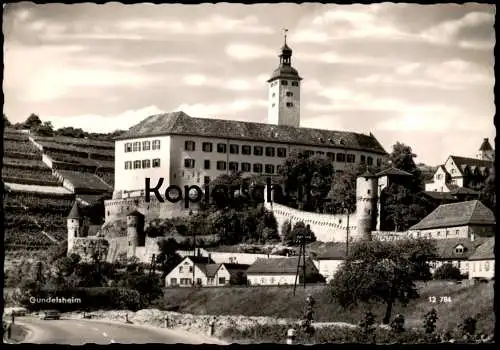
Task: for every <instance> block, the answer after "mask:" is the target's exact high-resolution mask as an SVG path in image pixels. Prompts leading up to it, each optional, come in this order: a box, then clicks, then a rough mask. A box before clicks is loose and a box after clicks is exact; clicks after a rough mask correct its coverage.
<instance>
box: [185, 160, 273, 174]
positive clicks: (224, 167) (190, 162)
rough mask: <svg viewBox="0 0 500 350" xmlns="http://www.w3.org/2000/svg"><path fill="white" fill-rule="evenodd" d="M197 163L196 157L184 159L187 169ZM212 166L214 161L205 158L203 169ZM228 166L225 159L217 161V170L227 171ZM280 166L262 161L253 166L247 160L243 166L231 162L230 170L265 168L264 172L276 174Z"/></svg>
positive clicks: (259, 170)
mask: <svg viewBox="0 0 500 350" xmlns="http://www.w3.org/2000/svg"><path fill="white" fill-rule="evenodd" d="M195 164H196V162H195V160H194V159H191V158H186V159H184V167H185V168H187V169H193V168H194V167H195ZM211 166H212V162H211V161H210V159H205V160H204V161H203V169H205V170H210V169H211ZM227 166H228V163H227V162H225V161H223V160H219V161H217V162H216V169H217V170H221V171H225V170H227ZM280 168H281V166H280V165H278V166H277V167H275V166H274V165H273V164H265V165H264V166H263V165H262V164H260V163H255V164H253V166H252V164H250V163H245V162H244V163H241V167H240V164H239V163H238V162H229V170H230V171H240V169H241V171H243V172H250V171H253V172H254V173H262V170H264V172H265V173H266V174H274V172H275V169H276V170H277V171H278V172H279V171H280Z"/></svg>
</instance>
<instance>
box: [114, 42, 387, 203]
mask: <svg viewBox="0 0 500 350" xmlns="http://www.w3.org/2000/svg"><path fill="white" fill-rule="evenodd" d="M279 57H280V62H279V66H278V67H277V68H276V69H275V70H274V71H273V73H272V75H271V78H270V79H269V80H268V81H267V83H268V121H267V123H253V122H252V123H251V122H244V121H235V120H222V119H214V118H193V117H190V116H189V115H187V114H186V113H184V112H182V111H178V112H173V113H166V114H158V115H153V116H150V117H148V118H146V119H144V120H143V121H142V122H140V123H139V124H137V125H135V126H133V127H132V128H130V129H129V130H128V131H127V132H126V133H124V134H123V135H121V136H119V137H118V138H117V139H116V144H115V182H114V183H115V188H114V194H113V199H116V200H118V199H124V198H136V197H143V196H144V195H145V178H150V181H151V182H150V184H151V187H155V186H156V185H157V183H158V181H159V179H160V178H163V179H164V182H163V185H162V186H160V188H159V192H160V193H161V194H162V195H163V194H164V193H165V190H166V188H167V187H168V186H169V185H176V186H179V187H180V188H184V186H185V185H187V186H191V185H197V186H200V187H203V185H204V184H206V183H210V182H211V180H213V179H215V178H217V177H219V176H220V175H222V174H228V173H230V172H233V171H242V172H243V173H245V174H253V175H256V174H258V175H262V174H266V175H276V174H277V173H278V167H279V166H281V165H282V164H283V162H284V161H285V159H286V158H287V157H288V156H289V155H290V153H291V152H293V151H303V152H306V153H309V154H318V155H324V156H327V157H329V158H330V159H331V161H332V162H333V163H334V164H335V169H336V170H342V169H343V168H344V167H345V166H346V165H349V164H360V163H366V164H367V165H372V164H373V165H374V164H381V163H382V161H383V160H384V159H386V158H387V152H386V151H385V150H384V148H383V147H382V146H381V144H380V143H379V142H378V140H377V139H376V138H375V136H373V135H372V134H371V133H370V134H369V135H366V134H359V133H353V132H344V131H331V130H323V129H311V128H304V127H301V126H300V104H301V101H300V94H301V80H302V78H301V77H300V76H299V73H298V72H297V70H296V69H295V68H293V67H292V62H291V60H292V50H291V49H290V47H289V46H288V45H287V44H285V45H284V46H283V47H282V49H281V54H280V55H279ZM172 196H174V197H176V196H175V195H172ZM107 203H108V205H112V204H114V203H115V202H113V201H108V202H107Z"/></svg>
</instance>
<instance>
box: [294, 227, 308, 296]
mask: <svg viewBox="0 0 500 350" xmlns="http://www.w3.org/2000/svg"><path fill="white" fill-rule="evenodd" d="M310 239H311V233H310V232H309V230H307V231H306V232H299V233H298V234H297V241H298V242H299V244H300V249H299V259H298V261H297V272H296V274H295V283H294V285H293V295H295V291H296V289H297V280H298V279H299V274H300V268H301V267H302V279H303V284H304V289H306V240H310ZM301 260H302V264H301ZM299 283H300V281H299Z"/></svg>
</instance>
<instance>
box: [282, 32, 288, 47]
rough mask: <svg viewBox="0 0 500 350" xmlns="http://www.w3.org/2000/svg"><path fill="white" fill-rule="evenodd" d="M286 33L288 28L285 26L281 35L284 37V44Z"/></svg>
mask: <svg viewBox="0 0 500 350" xmlns="http://www.w3.org/2000/svg"><path fill="white" fill-rule="evenodd" d="M287 33H288V29H287V28H283V37H284V38H285V45H286V35H287Z"/></svg>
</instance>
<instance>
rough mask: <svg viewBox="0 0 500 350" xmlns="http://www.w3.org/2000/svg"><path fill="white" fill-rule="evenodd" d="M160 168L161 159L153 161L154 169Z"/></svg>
mask: <svg viewBox="0 0 500 350" xmlns="http://www.w3.org/2000/svg"><path fill="white" fill-rule="evenodd" d="M159 167H160V159H159V158H156V159H153V168H159Z"/></svg>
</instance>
